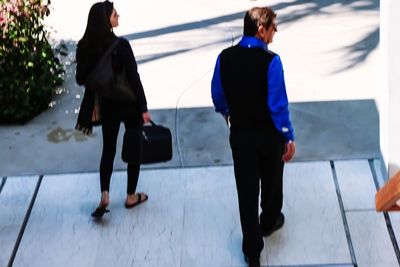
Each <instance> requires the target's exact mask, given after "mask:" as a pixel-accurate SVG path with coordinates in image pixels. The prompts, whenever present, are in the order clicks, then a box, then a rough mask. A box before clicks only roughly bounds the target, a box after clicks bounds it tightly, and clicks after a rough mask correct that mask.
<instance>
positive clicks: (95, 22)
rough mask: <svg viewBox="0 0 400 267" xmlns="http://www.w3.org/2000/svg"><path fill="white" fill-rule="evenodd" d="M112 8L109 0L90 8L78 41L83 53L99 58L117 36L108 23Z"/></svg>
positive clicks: (112, 5)
mask: <svg viewBox="0 0 400 267" xmlns="http://www.w3.org/2000/svg"><path fill="white" fill-rule="evenodd" d="M113 9H114V4H113V3H111V2H110V1H104V2H99V3H96V4H94V5H93V6H92V7H91V8H90V11H89V16H88V21H87V25H86V30H85V33H84V34H83V37H82V39H81V40H79V42H78V46H79V49H80V50H81V52H82V53H83V54H84V55H86V56H88V57H90V58H95V59H97V58H99V57H100V56H101V55H102V54H103V53H104V52H105V51H106V50H107V48H108V47H109V46H110V45H111V43H112V42H113V41H114V40H115V38H117V37H116V36H115V34H114V32H113V31H112V26H111V23H110V17H111V14H112V11H113Z"/></svg>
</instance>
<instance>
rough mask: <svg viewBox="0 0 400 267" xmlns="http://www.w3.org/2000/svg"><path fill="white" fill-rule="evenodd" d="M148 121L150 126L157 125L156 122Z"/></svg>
mask: <svg viewBox="0 0 400 267" xmlns="http://www.w3.org/2000/svg"><path fill="white" fill-rule="evenodd" d="M149 123H150V124H151V126H157V124H156V123H155V122H154V121H153V120H150V122H149Z"/></svg>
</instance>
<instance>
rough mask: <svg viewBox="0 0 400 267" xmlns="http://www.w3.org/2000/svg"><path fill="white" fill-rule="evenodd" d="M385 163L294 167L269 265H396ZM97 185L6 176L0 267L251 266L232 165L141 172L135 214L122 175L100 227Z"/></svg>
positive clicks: (85, 178)
mask: <svg viewBox="0 0 400 267" xmlns="http://www.w3.org/2000/svg"><path fill="white" fill-rule="evenodd" d="M379 165H380V162H379V161H378V160H375V159H370V160H350V161H339V160H338V161H318V162H304V163H290V164H287V166H286V168H285V173H284V175H285V182H284V192H285V194H284V208H283V211H284V213H285V216H286V223H285V225H284V227H283V228H282V229H281V230H279V231H277V232H276V233H274V234H273V235H272V236H270V237H269V238H266V239H265V240H264V241H265V249H264V250H263V253H262V257H261V259H262V264H263V266H343V267H344V266H388V267H389V266H398V265H399V260H400V254H399V251H398V243H397V241H396V240H399V238H400V234H399V233H400V214H396V213H393V214H389V215H388V214H382V213H377V212H375V210H374V194H375V192H376V188H377V187H379V186H380V185H381V184H382V181H383V179H382V177H381V176H380V175H379V172H377V171H376V169H377V168H379ZM97 184H98V173H80V174H65V175H44V176H40V177H38V176H30V177H8V178H4V179H3V182H2V184H1V193H0V210H1V211H2V213H1V214H2V216H1V217H0V237H1V242H0V251H1V252H2V253H1V257H0V266H10V265H11V264H10V265H7V264H8V263H9V262H10V261H11V263H13V266H41V267H43V266H85V267H88V266H93V267H94V266H141V267H142V266H149V267H153V266H182V267H186V266H192V267H194V266H199V267H203V266H215V267H220V266H245V262H244V261H243V257H242V253H241V229H240V222H239V214H238V206H237V197H236V189H235V182H234V178H233V167H232V166H220V167H202V168H178V169H177V168H170V169H153V170H143V171H142V172H141V177H140V181H139V185H138V190H139V191H145V192H147V193H148V194H149V200H148V201H147V202H146V203H145V204H143V205H141V206H138V207H136V208H134V209H132V210H126V209H125V208H124V207H123V202H124V197H125V189H126V174H125V172H116V173H114V175H113V177H112V185H111V205H110V210H111V212H110V213H109V214H106V215H105V217H104V219H103V220H101V221H94V220H92V219H91V218H90V217H89V214H90V213H91V211H92V210H93V209H94V208H95V206H96V204H97V201H98V197H99V188H98V186H94V185H97ZM396 253H397V255H396Z"/></svg>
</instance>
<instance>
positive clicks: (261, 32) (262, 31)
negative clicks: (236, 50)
mask: <svg viewBox="0 0 400 267" xmlns="http://www.w3.org/2000/svg"><path fill="white" fill-rule="evenodd" d="M264 34H265V28H264V27H263V26H262V25H260V26H258V29H257V34H256V36H257V37H259V38H261V39H262V38H263V37H264Z"/></svg>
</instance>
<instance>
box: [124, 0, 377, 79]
mask: <svg viewBox="0 0 400 267" xmlns="http://www.w3.org/2000/svg"><path fill="white" fill-rule="evenodd" d="M333 6H342V7H346V8H349V9H350V10H352V11H354V12H362V11H379V0H339V1H338V0H317V1H313V0H295V1H293V2H282V3H278V4H275V5H273V6H271V7H272V8H273V9H274V10H275V11H276V12H277V13H278V14H279V11H282V10H284V9H286V8H296V7H298V9H297V10H296V11H293V12H291V13H290V14H284V15H279V24H280V25H284V24H292V23H295V22H296V21H300V20H302V19H305V18H307V17H309V16H314V15H328V16H329V15H334V14H332V13H330V12H329V11H327V10H328V9H329V8H331V7H333ZM245 12H246V10H243V11H241V12H236V13H232V14H228V15H224V16H219V17H214V18H209V19H204V20H200V21H195V22H188V23H182V24H177V25H172V26H167V27H163V28H159V29H154V30H148V31H143V32H137V33H131V34H127V35H124V37H125V38H127V39H128V40H138V39H142V38H151V37H155V36H160V35H165V34H170V33H178V32H184V31H190V30H196V29H200V28H206V27H211V26H215V25H219V24H222V23H226V22H231V21H234V20H238V19H242V18H243V16H244V13H245ZM378 44H379V26H378V27H376V28H374V29H373V30H372V31H371V32H370V33H369V34H367V35H366V36H365V37H364V38H362V39H360V40H358V41H356V42H355V43H354V44H352V45H350V46H346V47H344V49H345V51H346V54H347V56H346V58H347V59H348V62H347V64H345V66H344V67H343V68H341V69H339V70H337V71H335V72H342V71H345V70H347V69H350V68H353V67H356V66H357V65H359V64H360V63H362V62H364V61H365V60H366V58H367V57H368V56H369V55H370V54H371V52H372V51H374V50H375V49H376V48H377V47H378ZM208 45H212V43H209V44H208ZM208 45H206V46H208ZM203 46H204V45H203ZM193 49H196V48H193ZM190 50H192V49H180V50H176V51H172V52H168V53H163V55H160V54H156V55H154V57H153V59H151V57H150V58H148V59H147V60H145V61H143V62H142V63H144V62H148V61H150V60H155V59H158V58H160V56H161V57H168V56H173V55H177V54H179V53H184V52H188V51H190Z"/></svg>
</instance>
